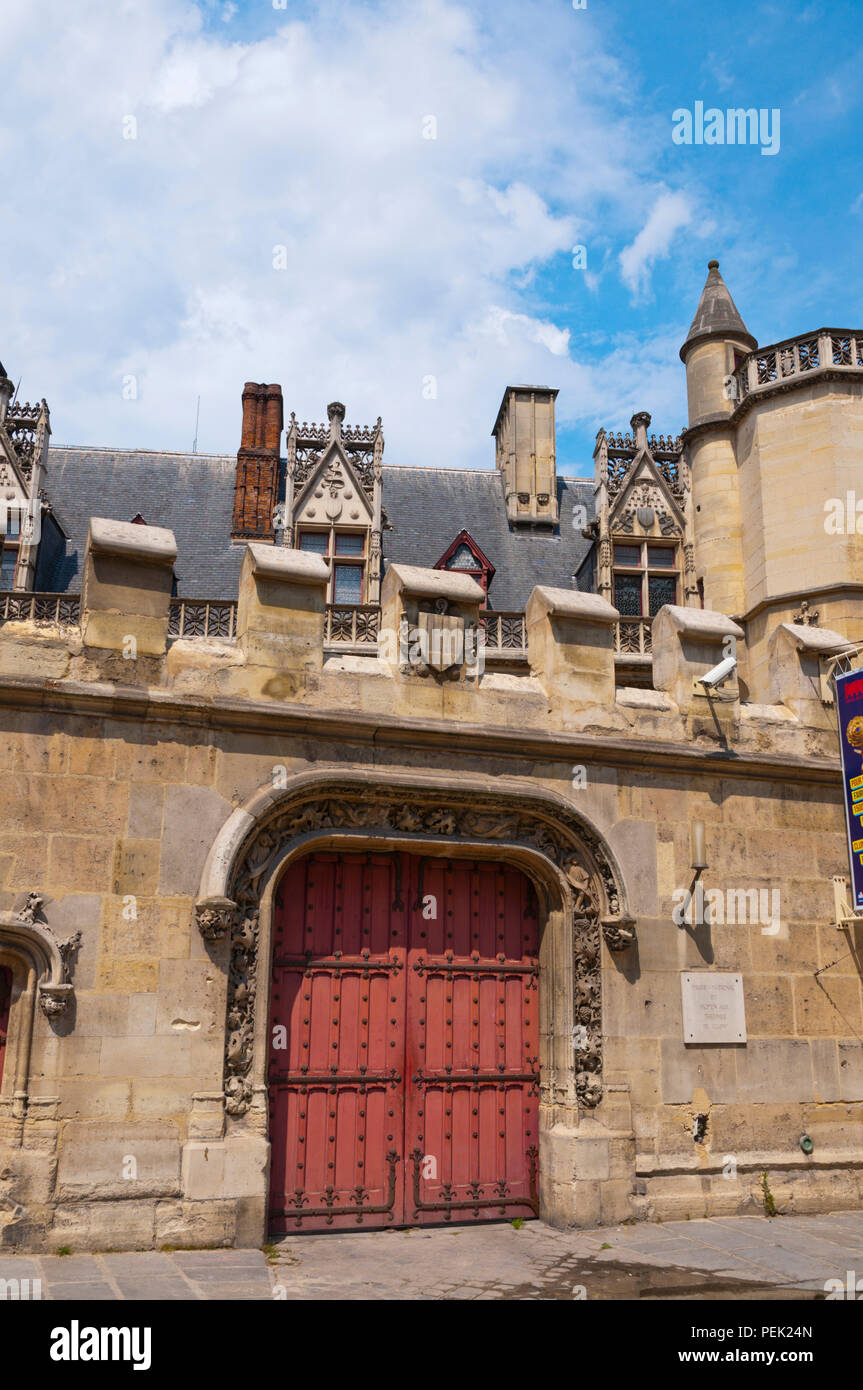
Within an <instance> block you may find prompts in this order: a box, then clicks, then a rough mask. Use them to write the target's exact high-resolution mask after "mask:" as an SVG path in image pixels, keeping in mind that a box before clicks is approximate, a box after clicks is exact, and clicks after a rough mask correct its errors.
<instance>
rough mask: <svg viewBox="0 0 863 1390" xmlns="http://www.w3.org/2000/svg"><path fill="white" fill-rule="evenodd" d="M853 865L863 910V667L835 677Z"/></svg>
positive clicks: (855, 895)
mask: <svg viewBox="0 0 863 1390" xmlns="http://www.w3.org/2000/svg"><path fill="white" fill-rule="evenodd" d="M833 680H834V684H835V687H836V713H837V715H838V716H839V756H840V758H841V759H842V783H843V787H844V792H845V825H846V827H847V830H848V858H849V862H850V865H851V905H852V907H853V908H854V910H855V911H857V912H859V911H863V670H860V671H845V672H844V673H843V674H842V675H839V674H838V673H837V674H836V675H834V677H833Z"/></svg>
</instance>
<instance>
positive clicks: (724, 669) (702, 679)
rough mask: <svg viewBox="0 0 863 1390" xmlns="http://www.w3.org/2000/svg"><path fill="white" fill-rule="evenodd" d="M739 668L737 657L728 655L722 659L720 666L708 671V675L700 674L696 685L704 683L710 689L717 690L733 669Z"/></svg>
mask: <svg viewBox="0 0 863 1390" xmlns="http://www.w3.org/2000/svg"><path fill="white" fill-rule="evenodd" d="M736 670H737V657H736V656H727V657H726V658H725V660H724V661H720V663H719V665H718V666H714V667H713V669H712V670H710V671H708V672H707V675H706V676H699V677H698V680H697V681H696V682H695V683H696V685H703V686H705V687H706V688H707V689H708V690H715V689H716V687H717V686H719V685H721V684H722V682H723V681H727V680H728V677H729V676H730V675H731V673H732V672H733V671H736Z"/></svg>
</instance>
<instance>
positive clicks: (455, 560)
mask: <svg viewBox="0 0 863 1390" xmlns="http://www.w3.org/2000/svg"><path fill="white" fill-rule="evenodd" d="M434 568H435V569H436V570H450V571H452V572H453V573H455V574H469V575H470V577H471V579H475V580H476V582H477V584H479V585H480V587H481V588H482V590H483V592H484V593H485V594H488V587H489V585H490V584H491V581H492V579H493V578H494V565H493V564H492V563H491V560H489V559H488V557H487V556H486V555H484V554H483V552H482V551H481V550H480V548H479V546H478V545H477V543H476V541H475V540H474V538H473V536H472V535H471V534H470V532H469V531H460V532H459V534H458V535H457V536H456V538H455V540H454V541H453V542H452V544H451V545H450V546H448V547H447V549H446V550H445V551H444V553H443V555H442V556H441V557H440V559H439V560H438V561H437V563H436V564H435V566H434ZM486 606H487V600H485V599H484V600H483V603H482V607H483V608H485V607H486Z"/></svg>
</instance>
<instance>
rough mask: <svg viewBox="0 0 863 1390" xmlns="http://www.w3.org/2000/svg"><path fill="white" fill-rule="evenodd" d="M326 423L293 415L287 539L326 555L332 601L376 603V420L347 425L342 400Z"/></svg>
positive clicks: (381, 521) (379, 458) (380, 520)
mask: <svg viewBox="0 0 863 1390" xmlns="http://www.w3.org/2000/svg"><path fill="white" fill-rule="evenodd" d="M327 416H328V420H329V424H328V425H315V424H312V425H309V424H308V423H306V422H305V421H304V422H303V424H302V425H300V424H299V423H298V421H297V418H296V416H295V415H294V414H293V413H292V414H291V424H290V429H289V430H288V438H287V445H288V454H287V474H286V479H285V526H284V535H285V538H286V540H285V543H286V544H288V545H294V546H296V547H297V548H298V549H300V550H314V551H316V552H317V553H318V554H321V555H326V556H328V557H329V558H330V560H331V570H332V580H331V584H330V593H329V600H330V602H331V603H344V604H348V603H354V604H356V603H372V604H374V603H378V602H379V601H380V583H381V530H382V527H383V526H384V525H385V524H386V519H385V517H384V513H383V505H382V496H381V493H382V478H383V448H384V439H383V434H382V432H381V422H380V418H378V421H377V424H376V425H375V426H374V427H373V428H370V427H368V426H350V425H348V426H345V425H344V418H345V408H344V406H343V405H342V404H341V402H340V401H333V402H332V403H331V404H330V405H329V406H328V407H327Z"/></svg>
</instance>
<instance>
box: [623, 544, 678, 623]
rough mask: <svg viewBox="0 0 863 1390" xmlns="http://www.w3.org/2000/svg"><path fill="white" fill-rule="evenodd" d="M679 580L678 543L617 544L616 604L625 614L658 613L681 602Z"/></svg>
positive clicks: (629, 616)
mask: <svg viewBox="0 0 863 1390" xmlns="http://www.w3.org/2000/svg"><path fill="white" fill-rule="evenodd" d="M657 571H659V572H657ZM677 581H678V572H677V547H676V546H673V545H654V544H653V543H652V542H649V541H640V542H638V543H636V544H629V543H626V542H624V543H621V544H615V547H614V606H615V608H616V609H617V610H618V612H619V613H620V614H621V615H622V616H623V617H625V618H636V617H641V616H647V617H651V618H653V617H655V616H656V614H657V613H658V612H659V610H660V608H663V607H664V606H665V604H667V603H676V602H677Z"/></svg>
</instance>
